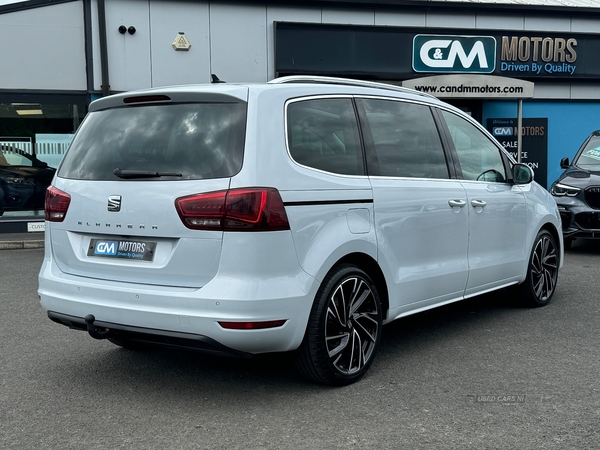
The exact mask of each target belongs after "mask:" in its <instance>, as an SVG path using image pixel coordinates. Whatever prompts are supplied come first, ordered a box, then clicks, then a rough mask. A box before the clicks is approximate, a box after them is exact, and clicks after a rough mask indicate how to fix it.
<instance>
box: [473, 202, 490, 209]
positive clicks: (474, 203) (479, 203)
mask: <svg viewBox="0 0 600 450" xmlns="http://www.w3.org/2000/svg"><path fill="white" fill-rule="evenodd" d="M485 205H487V203H486V202H484V201H483V200H471V206H473V207H475V208H483V207H485Z"/></svg>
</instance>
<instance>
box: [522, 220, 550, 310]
mask: <svg viewBox="0 0 600 450" xmlns="http://www.w3.org/2000/svg"><path fill="white" fill-rule="evenodd" d="M557 279H558V252H557V245H556V240H555V239H554V236H552V234H551V233H550V232H549V231H547V230H541V231H540V232H539V233H538V235H537V236H536V238H535V241H534V244H533V250H532V252H531V256H530V258H529V266H528V268H527V278H526V279H525V281H524V282H523V284H521V285H520V289H521V293H522V294H523V298H524V300H525V302H526V303H527V304H528V305H529V306H534V307H537V306H545V305H547V304H548V303H549V302H550V300H551V299H552V296H553V295H554V291H555V290H556V280H557Z"/></svg>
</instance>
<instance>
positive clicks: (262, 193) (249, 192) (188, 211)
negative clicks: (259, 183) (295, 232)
mask: <svg viewBox="0 0 600 450" xmlns="http://www.w3.org/2000/svg"><path fill="white" fill-rule="evenodd" d="M175 208H176V209H177V213H178V214H179V217H180V218H181V221H182V222H183V224H184V225H185V226H186V227H188V228H191V229H193V230H218V231H279V230H289V229H290V225H289V223H288V219H287V215H286V213H285V208H284V206H283V200H282V199H281V196H280V195H279V191H278V190H277V189H274V188H246V189H230V190H226V191H217V192H209V193H207V194H197V195H190V196H187V197H180V198H178V199H177V200H175Z"/></svg>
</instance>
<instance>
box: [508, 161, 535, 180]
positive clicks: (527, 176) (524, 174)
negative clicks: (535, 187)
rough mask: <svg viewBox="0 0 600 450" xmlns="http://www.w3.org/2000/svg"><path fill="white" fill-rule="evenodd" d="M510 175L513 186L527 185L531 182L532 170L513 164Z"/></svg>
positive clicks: (525, 166) (523, 165) (522, 165)
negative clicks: (511, 175)
mask: <svg viewBox="0 0 600 450" xmlns="http://www.w3.org/2000/svg"><path fill="white" fill-rule="evenodd" d="M512 173H513V181H514V182H515V184H529V183H531V182H532V181H533V170H532V169H531V167H529V166H527V165H525V164H515V165H514V166H513V170H512Z"/></svg>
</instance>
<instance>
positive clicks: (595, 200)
mask: <svg viewBox="0 0 600 450" xmlns="http://www.w3.org/2000/svg"><path fill="white" fill-rule="evenodd" d="M584 195H585V202H586V203H587V204H588V205H589V206H590V208H594V209H600V187H597V186H595V187H589V188H587V189H586V190H585V194H584Z"/></svg>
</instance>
